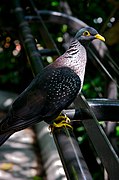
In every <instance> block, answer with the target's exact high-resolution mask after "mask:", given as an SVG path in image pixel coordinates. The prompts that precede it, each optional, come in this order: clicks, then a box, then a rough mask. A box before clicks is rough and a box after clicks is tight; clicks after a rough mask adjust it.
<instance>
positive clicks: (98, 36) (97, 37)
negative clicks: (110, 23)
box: [95, 34, 105, 41]
mask: <svg viewBox="0 0 119 180" xmlns="http://www.w3.org/2000/svg"><path fill="white" fill-rule="evenodd" d="M95 38H96V39H99V40H101V41H105V38H104V37H103V36H101V35H100V34H96V35H95Z"/></svg>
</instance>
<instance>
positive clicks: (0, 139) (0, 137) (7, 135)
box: [0, 133, 13, 146]
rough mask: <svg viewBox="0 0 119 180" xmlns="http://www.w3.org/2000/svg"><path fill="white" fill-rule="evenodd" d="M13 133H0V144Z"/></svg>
mask: <svg viewBox="0 0 119 180" xmlns="http://www.w3.org/2000/svg"><path fill="white" fill-rule="evenodd" d="M12 134H13V133H6V134H0V146H1V145H2V144H3V143H4V142H5V141H6V140H7V139H8V138H9V137H10V136H11V135H12Z"/></svg>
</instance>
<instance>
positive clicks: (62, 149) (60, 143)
mask: <svg viewBox="0 0 119 180" xmlns="http://www.w3.org/2000/svg"><path fill="white" fill-rule="evenodd" d="M53 137H54V140H55V143H56V146H57V149H58V151H59V154H60V158H61V160H62V163H63V166H64V169H65V173H66V176H67V179H68V180H79V179H81V180H92V177H91V175H90V173H89V170H88V167H87V165H86V163H85V160H84V158H83V155H82V153H81V151H80V148H79V145H78V142H77V141H76V138H75V136H74V133H73V131H72V129H71V128H70V129H69V128H66V127H62V128H60V129H58V130H57V129H55V131H54V132H53Z"/></svg>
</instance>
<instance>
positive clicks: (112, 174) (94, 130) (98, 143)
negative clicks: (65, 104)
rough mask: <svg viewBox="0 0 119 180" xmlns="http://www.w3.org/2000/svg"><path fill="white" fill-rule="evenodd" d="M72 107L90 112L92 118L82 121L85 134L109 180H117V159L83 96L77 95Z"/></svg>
mask: <svg viewBox="0 0 119 180" xmlns="http://www.w3.org/2000/svg"><path fill="white" fill-rule="evenodd" d="M74 105H75V108H84V109H88V110H89V111H90V113H91V115H92V118H91V119H88V120H84V121H82V124H83V125H84V127H85V129H86V132H87V134H88V136H89V138H90V139H91V141H92V143H93V145H94V147H95V149H96V152H97V153H98V155H99V158H100V159H101V161H102V163H103V165H104V167H105V168H106V170H107V172H108V174H109V178H110V179H111V180H115V179H119V158H118V156H117V154H116V152H115V151H114V149H113V147H112V145H111V143H110V142H109V140H108V138H107V137H106V135H105V133H104V131H103V129H102V128H101V126H100V125H99V123H98V121H97V119H96V117H95V115H94V113H93V111H92V110H91V108H90V107H89V105H88V103H87V101H86V100H85V98H84V96H83V95H79V96H78V97H77V98H76V99H75V101H74Z"/></svg>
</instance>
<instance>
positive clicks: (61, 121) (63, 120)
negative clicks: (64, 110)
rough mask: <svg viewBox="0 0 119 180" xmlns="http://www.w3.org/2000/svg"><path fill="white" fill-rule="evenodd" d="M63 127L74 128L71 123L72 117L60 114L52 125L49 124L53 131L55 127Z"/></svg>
mask: <svg viewBox="0 0 119 180" xmlns="http://www.w3.org/2000/svg"><path fill="white" fill-rule="evenodd" d="M61 127H69V128H71V129H73V127H72V126H71V125H70V119H69V118H68V117H67V116H66V115H61V114H60V115H59V116H58V117H57V118H56V119H55V120H54V123H53V124H52V125H50V126H49V129H50V130H51V132H53V131H54V129H55V128H61Z"/></svg>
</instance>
